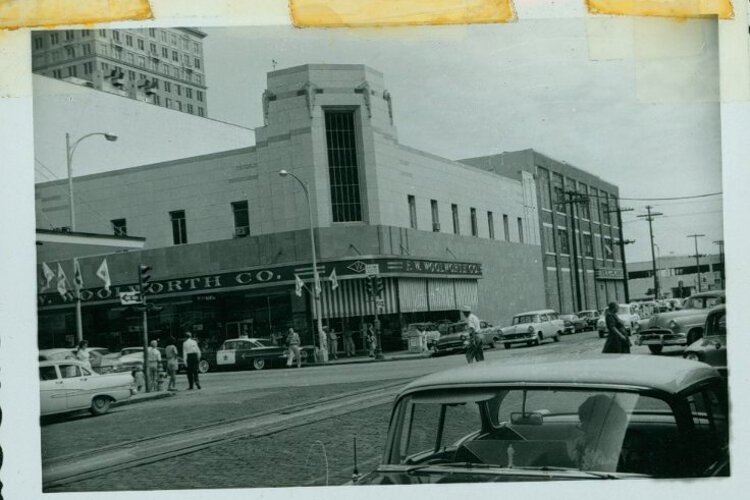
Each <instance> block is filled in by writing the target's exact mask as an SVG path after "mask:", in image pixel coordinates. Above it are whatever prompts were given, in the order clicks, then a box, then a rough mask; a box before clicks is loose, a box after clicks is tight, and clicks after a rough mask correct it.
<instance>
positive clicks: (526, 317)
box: [513, 314, 538, 325]
mask: <svg viewBox="0 0 750 500" xmlns="http://www.w3.org/2000/svg"><path fill="white" fill-rule="evenodd" d="M537 318H538V316H537V315H536V314H522V315H521V316H516V317H514V318H513V324H514V325H525V324H527V323H533V322H535V321H538V319H537Z"/></svg>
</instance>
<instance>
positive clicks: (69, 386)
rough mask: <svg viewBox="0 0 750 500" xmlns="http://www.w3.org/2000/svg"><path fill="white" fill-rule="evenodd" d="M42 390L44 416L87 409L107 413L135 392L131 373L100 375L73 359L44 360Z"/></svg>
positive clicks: (40, 379) (42, 364)
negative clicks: (112, 404)
mask: <svg viewBox="0 0 750 500" xmlns="http://www.w3.org/2000/svg"><path fill="white" fill-rule="evenodd" d="M39 389H40V403H41V414H42V416H44V415H53V414H56V413H67V412H73V411H78V410H86V409H88V410H89V411H90V412H91V413H93V414H94V415H103V414H105V413H107V411H108V410H109V406H110V404H111V403H112V402H113V401H121V400H126V399H128V398H130V396H132V395H133V393H134V392H135V387H134V384H133V377H132V376H131V375H130V374H129V373H113V374H107V375H99V374H98V373H95V372H92V371H89V370H87V369H86V367H85V366H84V365H83V363H81V362H79V361H74V360H70V359H62V360H56V361H42V362H40V363H39Z"/></svg>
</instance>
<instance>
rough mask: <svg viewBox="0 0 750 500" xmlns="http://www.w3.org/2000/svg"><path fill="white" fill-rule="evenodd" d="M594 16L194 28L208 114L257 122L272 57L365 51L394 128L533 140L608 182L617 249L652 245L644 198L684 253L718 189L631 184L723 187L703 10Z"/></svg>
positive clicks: (405, 132)
mask: <svg viewBox="0 0 750 500" xmlns="http://www.w3.org/2000/svg"><path fill="white" fill-rule="evenodd" d="M607 23H608V25H607V26H594V25H592V24H591V22H590V21H588V22H587V21H586V20H584V19H565V20H556V19H552V20H530V21H521V22H517V23H512V24H507V25H497V26H492V25H477V26H473V27H468V26H458V27H424V28H409V29H398V28H396V29H369V30H299V29H294V28H291V27H286V26H271V27H252V28H238V27H233V28H210V29H205V31H206V32H207V33H208V36H207V37H206V38H205V40H204V55H205V61H206V62H205V65H206V73H207V75H206V81H207V85H208V87H209V90H208V93H207V94H208V96H209V97H208V98H209V103H208V108H209V115H210V116H211V117H212V118H216V119H220V120H225V121H228V122H232V123H237V124H240V125H243V126H246V127H251V128H254V127H258V126H261V125H262V124H263V121H262V108H261V95H262V92H263V90H264V89H265V87H266V73H267V72H269V71H271V70H272V69H273V67H274V66H273V61H274V60H275V61H276V69H283V68H287V67H291V66H296V65H300V64H307V63H338V64H345V63H352V64H366V65H369V66H372V67H373V68H375V69H377V70H379V71H381V72H382V73H383V74H384V78H385V83H386V88H387V89H388V90H389V91H390V93H391V96H392V99H393V109H394V121H395V125H396V127H397V129H398V134H399V141H400V142H401V143H402V144H405V145H408V146H411V147H415V148H418V149H422V150H424V151H427V152H430V153H433V154H437V155H440V156H444V157H446V158H450V159H454V160H456V159H461V158H469V157H473V156H482V155H489V154H495V153H501V152H503V151H515V150H519V149H527V148H534V149H536V150H538V151H540V152H542V153H544V154H547V155H549V156H552V157H553V158H556V159H558V160H564V161H566V162H568V163H570V164H572V165H575V166H577V167H580V168H582V169H584V170H587V171H589V172H591V173H593V174H595V175H597V176H599V177H601V178H602V179H604V180H605V181H608V182H611V183H614V184H616V185H618V186H619V187H620V196H621V197H622V198H623V201H622V206H623V208H632V209H633V211H630V212H624V213H623V228H624V231H625V239H629V240H635V243H633V244H630V245H627V246H626V256H627V259H628V260H629V261H641V260H650V258H651V253H650V252H651V250H650V246H649V233H648V224H647V223H646V222H645V220H643V219H640V218H638V217H637V215H641V214H645V213H646V210H645V207H646V206H647V205H651V206H653V207H654V208H653V210H654V211H658V212H661V213H663V214H664V215H663V216H661V217H658V218H657V219H656V220H655V221H654V241H655V243H656V252H657V254H658V255H657V256H661V255H663V256H668V255H688V254H692V253H694V247H693V240H692V239H688V238H687V235H689V234H695V233H699V234H705V235H706V236H705V237H704V238H700V239H699V252H700V253H711V252H716V251H717V250H718V246H717V245H715V244H713V243H712V242H713V241H715V240H719V239H722V215H721V208H722V203H721V201H722V198H721V196H713V197H706V198H701V199H693V200H675V201H661V200H651V201H649V200H646V199H647V198H648V199H651V198H669V197H681V196H691V195H698V194H704V193H716V192H720V191H721V190H722V183H721V166H720V165H721V145H720V138H721V135H720V121H719V120H720V116H719V105H718V92H719V90H718V89H719V82H718V62H717V61H718V58H717V54H718V49H717V46H718V42H717V31H716V26H715V23H714V22H712V21H708V20H700V21H687V22H680V23H677V22H673V21H669V20H666V21H664V20H658V19H657V20H654V19H646V20H637V19H629V18H622V19H614V20H613V19H609V20H608V21H607ZM601 34H605V35H606V36H604V37H602V36H599V37H597V35H601ZM601 39H606V40H607V42H611V41H612V40H615V41H616V42H617V47H616V48H615V49H612V47H611V46H609V45H608V43H600V41H599V40H601ZM627 198H633V199H632V200H628V199H627ZM635 198H638V199H635ZM641 198H643V200H641Z"/></svg>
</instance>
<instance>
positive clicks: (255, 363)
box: [252, 358, 266, 370]
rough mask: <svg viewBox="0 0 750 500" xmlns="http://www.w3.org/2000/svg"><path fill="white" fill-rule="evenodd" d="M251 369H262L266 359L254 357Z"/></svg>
mask: <svg viewBox="0 0 750 500" xmlns="http://www.w3.org/2000/svg"><path fill="white" fill-rule="evenodd" d="M252 366H253V370H262V369H263V368H265V367H266V360H265V359H259V358H255V359H253V362H252Z"/></svg>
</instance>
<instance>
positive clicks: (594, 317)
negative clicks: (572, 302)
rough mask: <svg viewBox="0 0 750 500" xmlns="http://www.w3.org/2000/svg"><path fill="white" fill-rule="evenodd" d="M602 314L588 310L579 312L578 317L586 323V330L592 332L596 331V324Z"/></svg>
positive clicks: (594, 310)
mask: <svg viewBox="0 0 750 500" xmlns="http://www.w3.org/2000/svg"><path fill="white" fill-rule="evenodd" d="M601 315H602V313H601V312H599V311H597V310H596V309H587V310H585V311H578V317H579V318H581V319H582V320H584V321H585V322H586V328H587V329H590V330H596V322H597V321H598V320H599V316H601Z"/></svg>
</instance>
